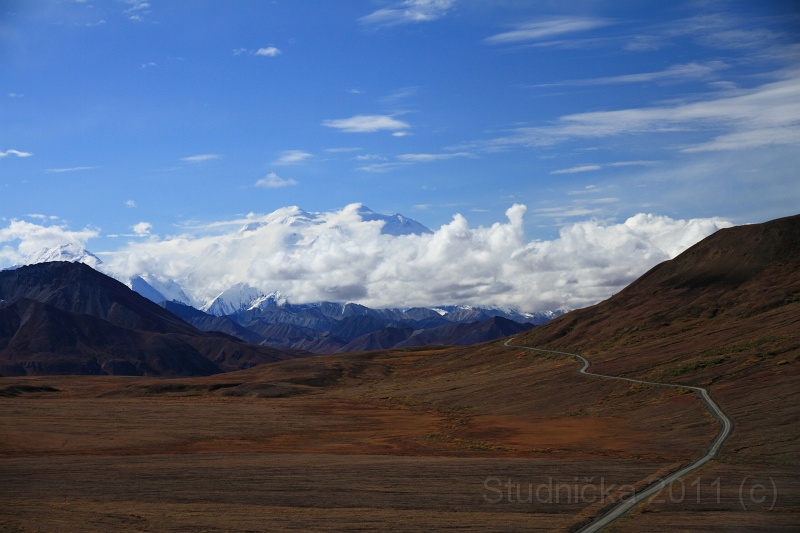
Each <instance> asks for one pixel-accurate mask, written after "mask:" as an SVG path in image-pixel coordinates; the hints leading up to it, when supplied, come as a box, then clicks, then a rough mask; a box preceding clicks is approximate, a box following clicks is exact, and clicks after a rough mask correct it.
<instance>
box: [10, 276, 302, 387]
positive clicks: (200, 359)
mask: <svg viewBox="0 0 800 533" xmlns="http://www.w3.org/2000/svg"><path fill="white" fill-rule="evenodd" d="M299 355H304V354H303V353H302V352H298V351H296V350H294V351H291V350H290V351H284V350H277V349H274V348H267V347H263V346H255V345H251V344H247V343H244V342H241V341H240V340H239V339H236V338H234V337H232V336H229V335H225V334H222V333H207V332H201V331H199V330H197V329H196V328H194V327H193V326H191V325H189V324H188V323H186V322H184V321H183V320H181V319H180V318H178V317H177V316H175V315H173V314H172V313H170V312H168V311H167V310H165V309H163V308H162V307H160V306H158V305H156V304H154V303H153V302H151V301H149V300H147V299H146V298H144V297H142V296H140V295H138V294H137V293H135V292H133V291H131V290H130V289H128V288H127V287H126V286H125V285H123V284H122V283H119V282H118V281H116V280H114V279H112V278H110V277H108V276H106V275H104V274H101V273H100V272H97V271H96V270H94V269H92V268H90V267H88V266H86V265H83V264H80V263H66V262H52V263H42V264H38V265H31V266H26V267H22V268H19V269H16V270H9V271H4V272H0V375H26V374H28V375H45V374H115V375H168V376H188V375H208V374H214V373H218V372H224V371H229V370H240V369H243V368H249V367H251V366H255V365H259V364H263V363H269V362H275V361H281V360H284V359H289V358H292V357H296V356H299Z"/></svg>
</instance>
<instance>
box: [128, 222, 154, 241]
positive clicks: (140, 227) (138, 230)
mask: <svg viewBox="0 0 800 533" xmlns="http://www.w3.org/2000/svg"><path fill="white" fill-rule="evenodd" d="M132 229H133V233H134V234H135V235H136V236H137V237H147V236H148V235H150V230H151V229H153V225H152V224H151V223H149V222H139V223H138V224H134V225H133V226H132Z"/></svg>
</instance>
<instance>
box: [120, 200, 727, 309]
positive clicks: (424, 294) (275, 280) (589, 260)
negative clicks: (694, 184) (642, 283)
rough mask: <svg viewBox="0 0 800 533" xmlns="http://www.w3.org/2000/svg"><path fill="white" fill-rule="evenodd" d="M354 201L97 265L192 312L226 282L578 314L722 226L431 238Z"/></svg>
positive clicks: (514, 218) (323, 296) (646, 218)
mask: <svg viewBox="0 0 800 533" xmlns="http://www.w3.org/2000/svg"><path fill="white" fill-rule="evenodd" d="M360 208H361V206H360V205H359V204H353V205H350V206H347V207H345V208H343V209H341V210H339V211H333V212H328V213H319V214H316V218H315V219H314V220H315V222H314V223H310V222H309V220H310V217H309V214H308V213H305V212H303V211H302V210H300V209H299V208H296V207H295V208H284V209H280V210H278V211H275V212H273V213H270V214H268V215H264V216H257V215H252V214H251V215H248V217H247V219H245V220H238V221H236V226H238V227H236V228H235V229H231V226H230V224H227V223H220V224H218V225H217V228H218V229H220V231H221V233H216V234H212V235H209V234H208V231H207V230H206V231H205V232H203V234H202V235H196V234H192V233H186V234H183V235H179V236H174V237H170V238H167V239H163V240H147V241H140V242H131V243H128V244H127V245H126V247H125V248H124V249H122V250H120V251H118V252H115V253H114V254H113V257H112V259H111V260H109V261H107V263H106V264H107V268H108V269H109V270H110V271H113V272H114V273H115V274H116V275H118V276H120V277H125V276H132V275H136V274H139V275H141V274H147V273H158V274H159V275H163V276H166V277H168V278H171V279H174V280H176V281H177V282H178V283H179V284H180V285H181V286H182V287H183V288H184V290H185V291H186V292H187V293H190V295H191V296H192V297H193V298H194V299H195V301H196V302H197V303H198V304H202V303H205V302H207V301H209V300H210V299H212V298H214V297H215V296H216V295H217V294H219V293H220V292H222V291H223V290H225V289H227V288H229V287H230V286H232V285H234V284H235V283H239V282H245V283H248V284H250V285H251V286H254V287H257V288H259V289H260V290H263V291H265V292H267V291H274V290H280V291H281V292H282V293H283V294H285V295H287V296H288V297H289V299H290V300H291V301H294V302H298V303H299V302H308V301H319V300H338V301H357V302H360V303H362V304H365V305H369V306H374V307H393V306H400V307H407V306H416V305H427V306H433V305H443V304H453V303H468V304H483V305H485V304H494V305H504V306H511V307H516V308H519V309H522V310H525V311H537V310H547V309H558V308H578V307H583V306H586V305H590V304H593V303H595V302H597V301H599V300H602V299H604V298H607V297H608V296H610V295H611V294H613V293H615V292H617V291H619V290H620V289H622V288H623V287H624V286H625V285H627V284H628V283H630V282H631V281H633V280H634V279H636V278H637V277H638V276H640V275H641V274H643V273H644V272H645V271H647V270H648V269H649V268H651V267H652V266H654V265H655V264H657V263H659V262H661V261H664V260H666V259H670V258H672V257H674V256H675V255H677V254H678V253H680V252H681V251H683V250H685V249H686V248H687V247H689V246H690V245H692V244H694V243H695V242H697V241H699V240H700V239H702V238H704V237H706V236H707V235H709V234H711V233H713V232H714V231H716V230H717V229H719V228H721V227H726V226H729V225H730V223H728V222H727V221H725V220H722V219H717V218H712V219H693V220H675V219H672V218H669V217H664V216H656V215H647V214H639V215H635V216H633V217H630V218H628V219H627V220H626V221H624V222H622V223H601V222H597V221H584V222H578V223H573V224H568V225H565V226H563V227H562V228H561V230H560V234H559V236H558V238H556V239H553V240H547V241H528V240H527V239H526V238H525V234H524V231H523V219H524V215H525V212H526V208H525V206H523V205H513V206H511V207H510V208H509V209H508V210H507V211H506V220H505V221H503V222H497V223H495V224H492V225H491V226H489V227H471V226H470V225H469V223H468V221H467V219H466V218H465V217H464V216H462V215H460V214H457V215H455V216H454V217H453V219H452V220H451V221H450V222H449V223H447V224H445V225H443V226H441V227H440V228H439V229H437V230H436V231H434V232H433V233H430V234H423V235H402V236H392V235H387V234H383V233H382V232H381V226H382V224H383V223H382V222H381V221H365V220H362V219H361V216H360V215H359V209H360Z"/></svg>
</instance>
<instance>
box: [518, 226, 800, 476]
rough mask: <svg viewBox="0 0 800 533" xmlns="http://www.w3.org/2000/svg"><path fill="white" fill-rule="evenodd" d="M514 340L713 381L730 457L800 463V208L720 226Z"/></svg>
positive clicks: (644, 372) (607, 367)
mask: <svg viewBox="0 0 800 533" xmlns="http://www.w3.org/2000/svg"><path fill="white" fill-rule="evenodd" d="M516 342H518V343H520V344H526V345H529V346H538V347H542V348H551V349H556V350H561V351H566V352H573V353H581V354H583V355H587V356H589V358H590V359H591V360H592V363H593V366H592V370H593V371H595V372H599V373H604V374H611V375H618V376H630V377H638V378H644V379H649V380H655V381H665V382H670V383H684V384H688V385H699V386H704V387H708V388H709V390H710V391H711V393H712V395H714V397H715V398H716V399H717V401H718V403H719V404H720V405H721V406H722V408H723V409H725V410H726V411H727V413H728V415H729V416H730V417H731V418H732V419H733V420H734V422H735V424H736V430H735V431H734V434H733V436H732V437H731V440H730V441H729V443H728V444H726V447H725V448H724V449H723V461H724V460H726V454H730V455H731V456H735V457H736V458H735V459H732V460H734V461H754V462H765V463H768V464H769V463H770V462H771V461H775V464H779V463H781V462H785V461H796V458H797V455H796V450H797V443H798V442H800V425H798V424H797V420H798V419H799V418H800V387H798V386H797V385H798V382H800V216H793V217H787V218H782V219H778V220H774V221H771V222H766V223H763V224H755V225H749V226H739V227H734V228H729V229H724V230H720V231H718V232H717V233H715V234H714V235H711V236H710V237H708V238H706V239H704V240H703V241H701V242H700V243H698V244H696V245H695V246H693V247H691V248H689V249H688V250H686V251H685V252H684V253H682V254H681V255H679V256H678V257H676V258H675V259H673V260H671V261H667V262H665V263H662V264H660V265H658V266H656V267H655V268H653V269H652V270H650V271H649V272H648V273H647V274H645V275H644V276H642V277H641V278H640V279H638V280H637V281H636V282H634V283H632V284H631V285H630V286H628V287H627V288H626V289H625V290H623V291H621V292H620V293H619V294H617V295H615V296H613V297H612V298H610V299H608V300H606V301H604V302H602V303H599V304H597V305H595V306H592V307H588V308H586V309H580V310H577V311H573V312H571V313H568V314H566V315H563V316H561V317H559V318H557V319H555V320H553V321H551V322H550V323H548V324H545V325H543V326H540V327H538V328H536V329H534V330H533V331H530V332H527V333H524V334H522V335H519V336H518V337H517V339H516ZM781 464H782V463H781ZM794 464H796V463H794Z"/></svg>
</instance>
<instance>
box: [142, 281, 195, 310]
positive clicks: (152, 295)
mask: <svg viewBox="0 0 800 533" xmlns="http://www.w3.org/2000/svg"><path fill="white" fill-rule="evenodd" d="M127 285H128V287H130V288H131V289H132V290H134V291H136V292H138V293H139V294H141V295H142V296H144V297H145V298H147V299H148V300H150V301H152V302H155V303H158V304H160V303H161V302H179V303H182V304H184V305H192V299H191V298H189V296H187V295H186V293H185V292H183V289H181V287H180V285H178V284H177V283H176V282H175V281H174V280H171V279H169V278H165V279H160V278H157V277H155V276H150V275H147V274H145V275H144V276H134V277H133V278H131V280H130V281H129V282H128V283H127Z"/></svg>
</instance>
